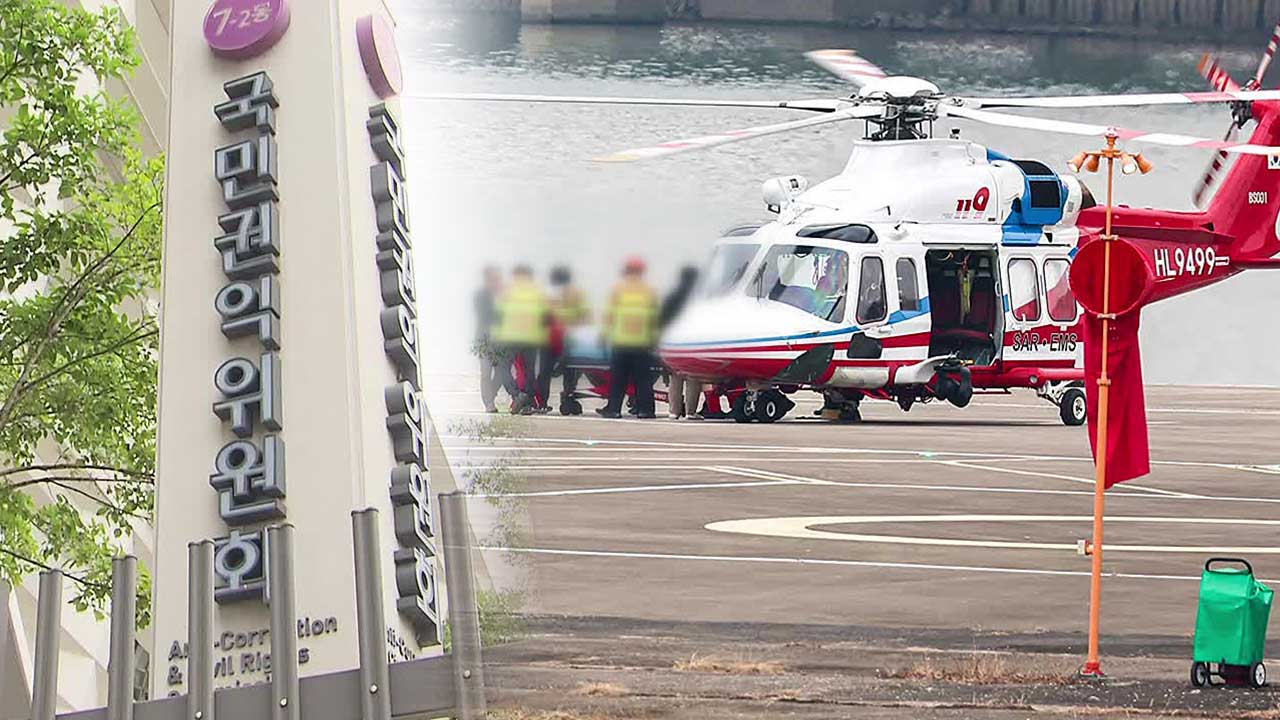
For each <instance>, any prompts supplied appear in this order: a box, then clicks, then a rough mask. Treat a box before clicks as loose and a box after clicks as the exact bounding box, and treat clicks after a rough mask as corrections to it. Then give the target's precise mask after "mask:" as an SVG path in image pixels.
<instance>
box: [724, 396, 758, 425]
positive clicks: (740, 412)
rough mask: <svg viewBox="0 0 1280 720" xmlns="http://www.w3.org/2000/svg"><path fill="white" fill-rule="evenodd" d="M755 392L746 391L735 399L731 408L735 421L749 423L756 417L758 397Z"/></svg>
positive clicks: (730, 411)
mask: <svg viewBox="0 0 1280 720" xmlns="http://www.w3.org/2000/svg"><path fill="white" fill-rule="evenodd" d="M755 395H756V394H755V393H754V392H750V391H748V392H744V393H742V394H741V395H739V396H738V399H737V400H734V401H733V407H732V408H730V409H729V416H730V417H732V418H733V421H734V422H738V423H749V422H751V421H752V420H755V419H756V397H755Z"/></svg>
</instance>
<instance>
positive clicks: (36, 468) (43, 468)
mask: <svg viewBox="0 0 1280 720" xmlns="http://www.w3.org/2000/svg"><path fill="white" fill-rule="evenodd" d="M59 470H102V471H104V472H113V473H116V474H118V475H128V476H131V477H134V478H139V479H143V480H149V481H151V482H155V475H154V474H152V473H149V472H145V471H142V470H132V469H130V468H120V467H114V466H112V465H96V464H93V463H56V464H52V465H24V466H23V467H18V468H9V469H7V470H0V477H6V476H8V475H17V474H19V473H24V472H50V471H59Z"/></svg>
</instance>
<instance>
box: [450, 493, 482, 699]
mask: <svg viewBox="0 0 1280 720" xmlns="http://www.w3.org/2000/svg"><path fill="white" fill-rule="evenodd" d="M440 516H441V517H440V520H441V530H442V534H443V540H444V543H443V544H444V571H445V590H446V592H448V594H449V628H450V633H451V635H450V639H451V641H452V649H451V650H450V653H451V654H452V655H453V667H454V672H453V684H454V688H455V690H456V692H455V693H454V694H455V695H456V696H457V699H458V712H457V716H458V718H459V720H480V718H483V717H484V715H485V701H484V662H483V659H482V657H481V651H480V613H479V611H478V610H477V608H476V593H475V587H474V584H473V580H474V576H473V575H472V568H471V524H470V521H469V520H468V519H467V496H466V495H463V494H461V493H457V492H452V493H445V494H442V495H440Z"/></svg>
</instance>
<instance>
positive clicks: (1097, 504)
mask: <svg viewBox="0 0 1280 720" xmlns="http://www.w3.org/2000/svg"><path fill="white" fill-rule="evenodd" d="M1116 137H1117V136H1116V134H1115V133H1109V134H1108V135H1107V149H1106V150H1103V151H1102V152H1100V153H1099V155H1100V156H1101V157H1103V158H1105V159H1106V161H1107V224H1106V230H1105V232H1104V233H1103V235H1102V242H1103V243H1105V244H1104V245H1103V255H1102V314H1101V315H1099V316H1098V318H1099V319H1100V320H1101V321H1102V371H1101V373H1100V374H1099V376H1098V439H1097V441H1096V446H1097V453H1096V457H1097V460H1096V462H1095V463H1094V466H1095V468H1096V471H1095V472H1096V477H1095V478H1094V480H1095V482H1094V487H1093V542H1091V543H1090V545H1089V554H1090V557H1091V559H1092V561H1093V568H1092V572H1091V574H1090V578H1089V657H1088V659H1087V660H1086V661H1085V664H1084V667H1083V668H1081V669H1080V674H1081V675H1082V676H1084V677H1091V678H1101V677H1104V676H1105V675H1104V673H1103V672H1102V660H1101V659H1100V657H1099V655H1100V651H1099V647H1098V646H1099V635H1100V634H1101V626H1102V526H1103V518H1104V517H1105V516H1106V507H1107V410H1108V409H1109V407H1110V404H1111V402H1110V401H1111V376H1110V374H1109V373H1108V371H1107V366H1108V364H1109V362H1108V361H1109V359H1110V355H1109V354H1108V351H1109V350H1110V348H1109V347H1108V344H1109V343H1110V339H1111V321H1112V320H1113V319H1114V316H1113V315H1112V314H1111V243H1112V242H1113V241H1115V239H1116V238H1115V235H1113V234H1112V232H1111V229H1112V228H1111V216H1112V211H1113V209H1114V208H1115V175H1116V158H1117V157H1119V156H1120V155H1121V152H1120V151H1119V150H1117V149H1116Z"/></svg>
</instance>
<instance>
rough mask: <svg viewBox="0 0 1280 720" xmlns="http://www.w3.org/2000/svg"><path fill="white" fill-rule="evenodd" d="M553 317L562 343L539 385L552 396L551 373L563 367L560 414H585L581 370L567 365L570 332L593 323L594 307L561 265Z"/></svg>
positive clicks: (555, 276)
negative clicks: (580, 383)
mask: <svg viewBox="0 0 1280 720" xmlns="http://www.w3.org/2000/svg"><path fill="white" fill-rule="evenodd" d="M551 288H552V291H551V317H552V320H553V321H554V322H555V326H556V328H557V330H558V332H559V333H560V336H561V342H560V343H559V347H558V348H557V347H556V345H557V343H554V342H553V343H552V344H551V353H552V356H551V357H550V358H548V362H547V363H546V364H545V365H544V368H545V370H544V372H543V373H542V375H541V377H539V378H538V379H539V385H540V386H541V392H542V393H543V397H546V398H549V397H551V372H552V369H553V368H554V367H555V366H556V365H557V364H559V365H560V366H561V368H562V369H563V371H564V381H563V386H562V388H561V391H560V414H561V415H581V414H582V404H581V403H579V402H578V397H577V395H578V371H577V370H575V369H573V368H571V367H569V366H568V365H566V364H565V362H564V360H565V354H566V352H567V350H566V348H567V346H568V341H569V337H568V335H569V333H571V332H572V331H573V330H575V329H577V328H580V327H582V326H584V325H586V324H588V323H590V322H591V308H590V307H588V306H587V298H586V296H585V295H583V293H582V291H581V290H579V289H578V288H577V287H576V286H575V285H574V284H573V275H572V273H570V272H569V268H567V267H565V266H563V265H559V266H557V267H554V268H552V269H551Z"/></svg>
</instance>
